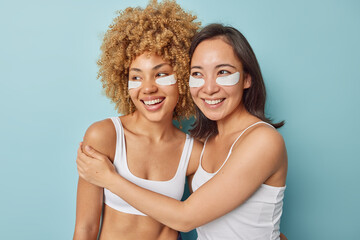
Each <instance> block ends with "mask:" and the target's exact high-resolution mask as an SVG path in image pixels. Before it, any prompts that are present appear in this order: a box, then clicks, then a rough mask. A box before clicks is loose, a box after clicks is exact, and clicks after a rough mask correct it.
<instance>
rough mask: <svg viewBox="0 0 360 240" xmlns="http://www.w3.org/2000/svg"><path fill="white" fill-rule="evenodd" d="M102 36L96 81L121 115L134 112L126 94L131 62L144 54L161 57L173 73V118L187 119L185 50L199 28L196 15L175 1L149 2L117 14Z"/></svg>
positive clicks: (190, 107)
mask: <svg viewBox="0 0 360 240" xmlns="http://www.w3.org/2000/svg"><path fill="white" fill-rule="evenodd" d="M118 14H119V15H118V16H117V17H116V18H115V19H114V20H113V23H112V24H111V25H110V27H109V29H108V31H107V32H106V34H105V36H104V41H103V44H102V46H101V48H100V49H101V56H100V59H99V60H98V62H97V64H98V66H99V73H98V78H100V79H101V82H102V85H103V88H104V89H105V93H106V95H107V96H108V97H109V98H110V99H111V100H112V101H113V102H114V103H115V104H116V105H115V109H117V111H118V112H119V113H121V114H129V113H132V112H134V111H135V105H134V103H133V102H132V101H131V99H130V96H129V93H128V74H129V67H130V64H131V62H132V61H133V60H134V59H135V58H136V57H137V56H139V55H141V54H143V53H144V52H145V51H149V52H152V53H155V54H157V55H159V56H161V57H162V58H163V59H164V60H165V61H168V62H169V63H170V64H171V66H172V67H173V70H174V72H175V76H176V79H177V82H178V88H179V101H178V104H177V105H176V107H175V111H174V118H176V119H180V118H184V117H185V118H189V117H190V116H191V115H192V114H193V113H194V105H193V101H192V99H191V96H190V92H189V87H188V84H187V80H188V79H189V48H190V45H191V40H192V38H193V36H194V34H195V33H196V31H197V30H198V28H199V27H200V23H199V22H195V21H194V20H195V19H196V16H194V15H192V14H190V13H187V12H185V11H184V10H183V9H182V8H181V7H180V6H179V5H178V4H177V3H176V2H175V1H168V0H164V1H163V2H161V3H158V2H157V0H152V1H150V3H149V4H148V6H147V7H146V8H145V9H142V8H140V7H137V8H131V7H129V8H126V9H125V10H124V11H119V12H118Z"/></svg>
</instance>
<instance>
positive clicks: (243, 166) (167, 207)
mask: <svg viewBox="0 0 360 240" xmlns="http://www.w3.org/2000/svg"><path fill="white" fill-rule="evenodd" d="M264 131H265V135H264ZM259 149H261V151H259ZM88 154H89V155H91V156H93V157H94V158H90V157H89V158H87V157H85V156H83V157H82V160H81V161H79V162H78V166H79V165H80V166H86V167H87V170H89V169H99V166H103V165H106V164H104V161H105V162H106V160H105V159H104V158H102V159H101V160H100V159H98V158H100V157H99V155H98V154H99V153H97V152H96V151H94V150H91V151H90V152H89V153H88ZM89 159H93V160H94V159H95V160H97V161H93V160H91V161H89ZM107 162H108V161H107ZM107 164H108V163H107ZM284 165H286V150H285V145H284V142H283V139H282V137H281V136H280V134H278V133H277V132H275V133H274V130H272V129H270V130H263V131H260V132H259V131H256V130H254V131H253V133H252V134H251V135H249V136H248V137H247V138H246V141H243V143H242V145H241V146H239V147H237V148H234V150H233V153H232V155H231V157H230V158H229V159H228V162H227V164H225V166H224V167H223V168H222V169H221V171H219V172H218V174H216V175H215V176H214V177H213V178H212V179H211V180H210V181H209V182H207V183H206V184H204V185H203V186H202V187H200V188H199V189H198V190H197V191H196V192H194V193H193V194H192V195H191V196H190V197H189V198H188V199H187V200H186V201H184V202H181V201H178V200H175V199H172V198H169V197H166V196H163V195H160V194H157V193H154V192H151V191H149V190H146V189H143V188H141V187H138V186H136V185H135V184H133V183H131V182H128V181H127V180H125V179H123V178H122V177H121V176H119V175H118V174H116V172H114V171H112V170H111V169H110V168H109V170H108V171H104V174H100V175H103V177H102V178H103V179H101V180H99V179H100V178H101V177H99V175H98V176H94V175H93V174H92V176H90V175H91V174H90V175H87V170H84V171H81V172H80V171H79V174H80V176H84V177H85V178H87V179H88V180H89V181H91V182H93V183H95V184H104V186H105V187H106V188H108V189H109V190H110V191H112V192H113V193H115V194H117V195H119V196H121V197H122V198H123V199H124V200H126V201H127V202H129V203H130V204H131V205H132V206H134V207H135V208H137V209H139V210H140V211H142V212H144V213H146V214H147V215H149V216H151V217H153V218H154V219H156V220H158V221H159V222H161V223H163V224H165V225H167V226H169V227H171V228H173V229H176V230H179V231H184V232H186V231H190V230H192V229H194V228H196V227H198V226H201V225H204V224H206V223H208V222H210V221H212V220H214V219H216V218H218V217H221V216H223V215H225V214H226V213H228V212H230V211H231V210H233V209H235V208H236V207H237V206H239V205H241V204H242V203H244V202H245V201H246V200H247V199H248V198H249V197H250V196H251V195H252V194H253V193H254V192H255V191H256V190H257V189H258V188H259V187H260V185H261V184H262V183H264V182H266V181H267V179H268V178H269V177H270V176H272V175H273V174H274V173H275V172H277V171H278V170H279V169H280V168H281V167H282V166H284ZM105 176H106V177H105ZM109 176H110V177H109ZM109 179H111V180H109ZM282 184H284V183H282Z"/></svg>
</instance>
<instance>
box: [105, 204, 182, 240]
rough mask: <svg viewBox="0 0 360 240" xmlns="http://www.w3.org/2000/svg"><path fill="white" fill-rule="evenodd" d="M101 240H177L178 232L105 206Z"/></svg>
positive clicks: (148, 218)
mask: <svg viewBox="0 0 360 240" xmlns="http://www.w3.org/2000/svg"><path fill="white" fill-rule="evenodd" d="M103 211H104V212H103V221H102V227H101V232H100V240H113V239H119V240H130V239H146V240H176V239H177V237H178V232H177V231H175V230H173V229H171V228H169V227H167V226H165V225H163V224H161V223H159V222H157V221H156V220H154V219H152V218H151V217H148V216H142V215H134V214H128V213H123V212H119V211H117V210H115V209H112V208H111V207H109V206H107V205H106V204H105V205H104V210H103Z"/></svg>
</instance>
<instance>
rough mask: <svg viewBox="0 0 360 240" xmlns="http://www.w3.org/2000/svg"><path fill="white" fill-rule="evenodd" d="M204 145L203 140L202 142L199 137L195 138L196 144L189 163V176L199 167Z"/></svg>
mask: <svg viewBox="0 0 360 240" xmlns="http://www.w3.org/2000/svg"><path fill="white" fill-rule="evenodd" d="M203 145H204V144H203V143H202V142H200V141H199V140H197V139H194V144H193V148H192V151H191V156H190V161H189V165H188V171H187V176H189V175H192V174H194V173H195V171H196V169H197V168H198V166H199V161H200V155H201V151H202V148H203Z"/></svg>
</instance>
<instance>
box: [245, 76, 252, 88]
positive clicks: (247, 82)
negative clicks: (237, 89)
mask: <svg viewBox="0 0 360 240" xmlns="http://www.w3.org/2000/svg"><path fill="white" fill-rule="evenodd" d="M244 75H245V76H244V89H247V88H249V87H251V75H250V74H248V73H245V74H244Z"/></svg>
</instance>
